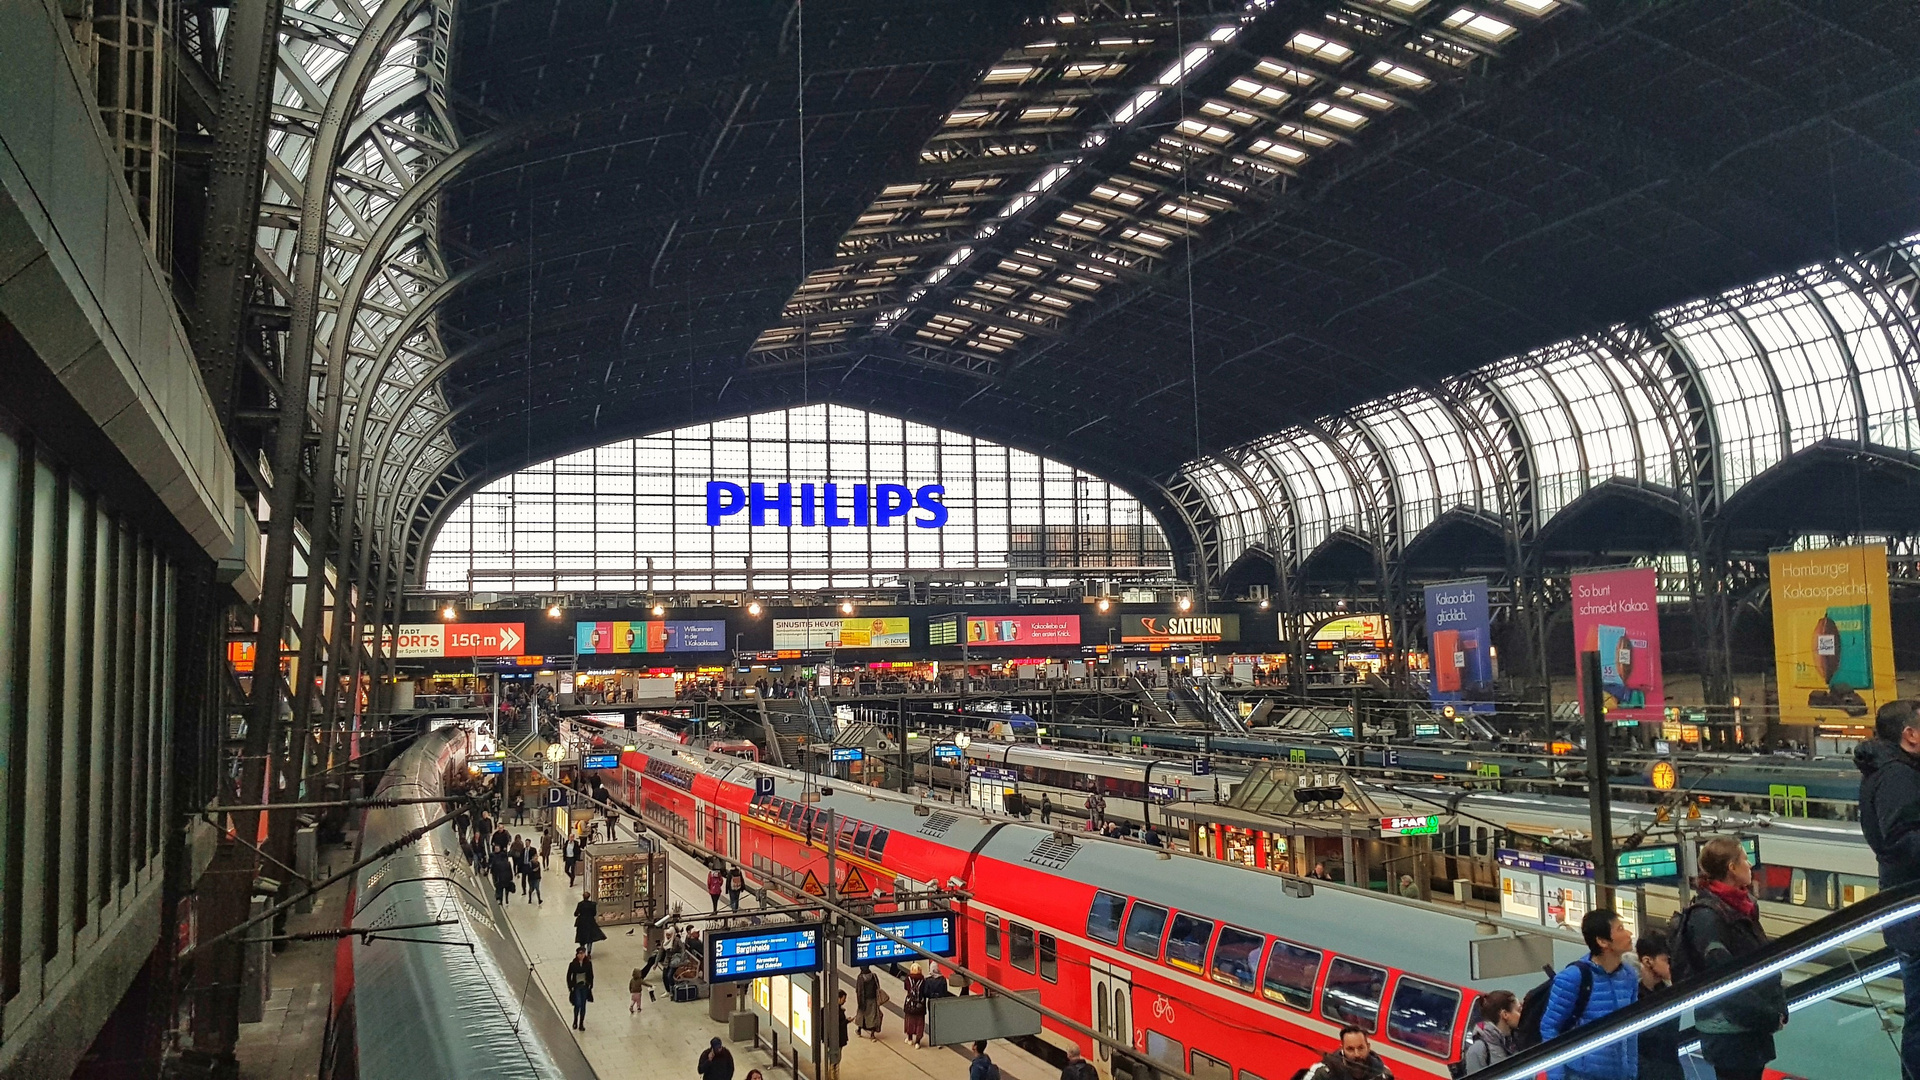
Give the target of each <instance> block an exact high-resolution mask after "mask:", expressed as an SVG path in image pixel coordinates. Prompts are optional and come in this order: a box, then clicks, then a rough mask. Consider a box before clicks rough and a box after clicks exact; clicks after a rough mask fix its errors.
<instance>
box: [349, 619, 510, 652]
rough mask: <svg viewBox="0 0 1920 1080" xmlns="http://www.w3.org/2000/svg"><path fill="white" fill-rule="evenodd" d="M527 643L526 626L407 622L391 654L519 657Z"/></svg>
mask: <svg viewBox="0 0 1920 1080" xmlns="http://www.w3.org/2000/svg"><path fill="white" fill-rule="evenodd" d="M368 637H369V639H371V637H372V635H368ZM526 642H527V624H526V623H408V624H405V625H403V626H401V627H400V631H399V636H398V637H396V638H395V639H394V640H393V655H395V656H397V657H400V658H402V659H421V658H429V657H446V656H518V655H520V647H521V646H522V645H525V644H526ZM368 644H369V645H371V644H372V641H371V640H369V641H368Z"/></svg>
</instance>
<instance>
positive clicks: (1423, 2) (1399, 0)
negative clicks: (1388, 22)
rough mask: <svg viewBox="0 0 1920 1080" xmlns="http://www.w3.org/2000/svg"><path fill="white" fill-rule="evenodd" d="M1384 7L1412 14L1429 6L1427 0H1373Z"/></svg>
mask: <svg viewBox="0 0 1920 1080" xmlns="http://www.w3.org/2000/svg"><path fill="white" fill-rule="evenodd" d="M1373 2H1374V3H1376V4H1378V5H1380V6H1381V7H1383V8H1388V9H1390V10H1393V11H1398V12H1403V13H1405V14H1408V15H1411V14H1413V13H1414V12H1416V11H1419V10H1420V9H1421V8H1423V7H1426V6H1427V0H1373Z"/></svg>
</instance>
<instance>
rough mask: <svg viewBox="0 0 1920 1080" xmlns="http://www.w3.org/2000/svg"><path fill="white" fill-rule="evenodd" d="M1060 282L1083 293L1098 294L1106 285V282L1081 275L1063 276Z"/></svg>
mask: <svg viewBox="0 0 1920 1080" xmlns="http://www.w3.org/2000/svg"><path fill="white" fill-rule="evenodd" d="M1058 280H1059V282H1060V284H1062V285H1071V286H1073V287H1074V288H1076V289H1079V290H1081V291H1082V292H1096V291H1098V290H1099V289H1101V288H1102V287H1104V286H1105V285H1106V282H1104V281H1099V280H1097V279H1095V278H1090V277H1084V276H1082V275H1080V274H1061V275H1060V277H1059V279H1058Z"/></svg>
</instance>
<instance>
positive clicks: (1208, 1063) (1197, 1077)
mask: <svg viewBox="0 0 1920 1080" xmlns="http://www.w3.org/2000/svg"><path fill="white" fill-rule="evenodd" d="M1187 1071H1188V1072H1190V1073H1192V1074H1193V1080H1233V1066H1231V1065H1229V1064H1227V1063H1226V1062H1224V1061H1221V1060H1220V1059H1219V1058H1217V1057H1214V1056H1213V1055H1211V1054H1203V1053H1201V1052H1200V1051H1198V1050H1195V1051H1194V1052H1193V1054H1192V1056H1191V1057H1189V1058H1188V1059H1187Z"/></svg>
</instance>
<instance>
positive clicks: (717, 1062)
mask: <svg viewBox="0 0 1920 1080" xmlns="http://www.w3.org/2000/svg"><path fill="white" fill-rule="evenodd" d="M698 1068H699V1069H700V1080H733V1053H732V1051H730V1050H728V1049H727V1048H726V1047H724V1046H721V1045H720V1037H719V1036H717V1035H716V1036H714V1039H713V1041H712V1042H710V1043H708V1044H707V1048H706V1050H705V1051H703V1052H702V1053H701V1054H700V1062H699V1065H698Z"/></svg>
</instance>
